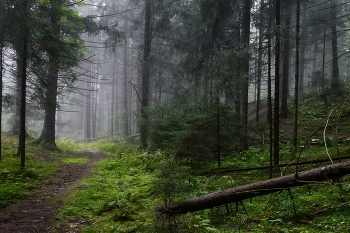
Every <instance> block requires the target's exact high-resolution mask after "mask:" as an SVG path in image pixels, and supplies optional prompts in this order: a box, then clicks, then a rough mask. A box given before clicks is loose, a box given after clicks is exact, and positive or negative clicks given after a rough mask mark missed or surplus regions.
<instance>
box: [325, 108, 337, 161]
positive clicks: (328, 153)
mask: <svg viewBox="0 0 350 233" xmlns="http://www.w3.org/2000/svg"><path fill="white" fill-rule="evenodd" d="M334 110H335V108H333V109H332V111H331V112H330V113H329V115H328V118H327V121H326V125H325V126H324V130H323V141H324V147H325V148H326V153H327V156H328V157H329V160H330V161H331V163H333V160H332V158H331V156H330V155H329V152H328V147H327V140H326V129H327V126H328V121H329V118H330V117H331V115H332V112H333V111H334Z"/></svg>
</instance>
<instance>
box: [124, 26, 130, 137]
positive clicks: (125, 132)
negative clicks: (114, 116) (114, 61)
mask: <svg viewBox="0 0 350 233" xmlns="http://www.w3.org/2000/svg"><path fill="white" fill-rule="evenodd" d="M125 29H126V26H125ZM123 77H124V78H123V94H124V98H123V105H124V106H123V108H124V109H123V111H124V112H123V135H124V136H125V137H127V136H128V135H129V119H128V85H127V84H128V39H127V38H125V41H124V64H123Z"/></svg>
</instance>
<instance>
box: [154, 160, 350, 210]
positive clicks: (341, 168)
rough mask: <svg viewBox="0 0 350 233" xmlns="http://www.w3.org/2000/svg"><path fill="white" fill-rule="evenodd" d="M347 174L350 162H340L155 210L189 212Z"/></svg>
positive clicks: (171, 203) (173, 203)
mask: <svg viewBox="0 0 350 233" xmlns="http://www.w3.org/2000/svg"><path fill="white" fill-rule="evenodd" d="M347 174H350V162H344V163H336V164H331V165H328V166H324V167H320V168H315V169H311V170H308V171H303V172H299V173H297V174H291V175H288V176H282V177H278V178H274V179H269V180H264V181H260V182H257V183H253V184H247V185H242V186H238V187H234V188H231V189H227V190H224V191H218V192H214V193H210V194H207V195H203V196H199V197H194V198H190V199H186V200H182V201H177V202H170V203H167V204H166V205H159V206H156V207H155V210H156V211H157V212H160V213H163V214H168V215H176V214H186V213H188V212H195V211H198V210H204V209H209V208H213V207H216V206H221V205H225V204H228V203H234V202H236V203H237V202H240V201H242V200H244V199H248V198H253V197H257V196H262V195H266V194H270V193H275V192H280V191H283V190H285V189H289V188H293V187H298V186H303V185H307V184H312V183H315V182H319V181H324V180H326V179H333V180H336V179H338V178H340V177H342V176H345V175H347Z"/></svg>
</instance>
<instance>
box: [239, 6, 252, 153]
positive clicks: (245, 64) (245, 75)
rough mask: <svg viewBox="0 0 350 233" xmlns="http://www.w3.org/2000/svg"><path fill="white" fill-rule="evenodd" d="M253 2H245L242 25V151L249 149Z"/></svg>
mask: <svg viewBox="0 0 350 233" xmlns="http://www.w3.org/2000/svg"><path fill="white" fill-rule="evenodd" d="M251 7H252V1H251V0H246V1H244V8H243V23H242V44H243V50H244V51H243V54H244V55H243V58H242V63H241V80H242V82H241V84H242V86H241V101H242V124H243V128H244V132H243V138H242V143H241V146H242V149H243V150H247V149H248V94H249V51H248V50H249V39H250V10H251Z"/></svg>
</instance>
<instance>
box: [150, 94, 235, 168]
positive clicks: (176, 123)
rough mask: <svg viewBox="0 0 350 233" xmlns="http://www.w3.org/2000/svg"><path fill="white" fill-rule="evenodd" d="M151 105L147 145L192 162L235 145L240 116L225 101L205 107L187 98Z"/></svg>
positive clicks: (227, 150) (227, 151)
mask: <svg viewBox="0 0 350 233" xmlns="http://www.w3.org/2000/svg"><path fill="white" fill-rule="evenodd" d="M158 111H159V109H153V112H152V113H151V116H153V118H152V119H153V121H152V128H151V132H150V141H151V148H153V149H161V150H164V151H166V152H167V153H169V154H172V155H174V156H176V157H179V158H189V159H191V160H193V161H196V162H203V161H213V160H214V159H215V158H216V155H217V153H218V149H220V151H221V154H222V155H225V154H226V155H227V154H229V153H230V152H232V151H234V150H236V148H237V147H238V148H239V145H238V138H239V136H240V135H241V133H242V131H241V129H242V126H241V125H240V123H239V122H240V118H239V116H238V115H237V114H235V113H234V111H233V109H232V108H231V107H229V106H228V105H225V104H213V105H211V106H208V107H205V106H203V105H202V104H199V103H195V102H193V101H189V100H186V99H185V100H183V99H182V100H174V101H170V102H169V103H166V104H164V105H163V106H162V109H161V112H162V116H160V117H159V112H158Z"/></svg>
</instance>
